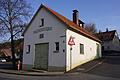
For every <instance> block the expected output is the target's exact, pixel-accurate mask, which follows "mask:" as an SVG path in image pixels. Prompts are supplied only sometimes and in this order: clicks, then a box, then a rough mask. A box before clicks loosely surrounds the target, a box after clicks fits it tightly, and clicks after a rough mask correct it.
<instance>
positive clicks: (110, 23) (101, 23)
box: [27, 0, 120, 35]
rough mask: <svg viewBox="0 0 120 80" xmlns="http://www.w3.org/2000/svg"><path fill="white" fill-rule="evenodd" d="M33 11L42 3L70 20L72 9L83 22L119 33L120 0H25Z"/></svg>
mask: <svg viewBox="0 0 120 80" xmlns="http://www.w3.org/2000/svg"><path fill="white" fill-rule="evenodd" d="M27 1H28V2H29V3H30V4H31V6H32V8H33V9H32V10H33V12H34V13H35V12H36V10H37V9H38V8H39V6H40V4H41V3H42V4H44V5H46V6H48V7H49V8H51V9H53V10H55V11H56V12H58V13H60V14H62V15H63V16H65V17H67V18H69V19H71V20H72V10H73V9H77V10H78V11H79V18H80V19H81V20H82V21H84V22H85V23H95V24H96V27H97V30H101V31H105V30H106V28H108V29H109V30H114V29H116V30H117V32H118V33H119V35H120V0H27Z"/></svg>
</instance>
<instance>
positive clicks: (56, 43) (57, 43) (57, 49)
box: [55, 42, 59, 51]
mask: <svg viewBox="0 0 120 80" xmlns="http://www.w3.org/2000/svg"><path fill="white" fill-rule="evenodd" d="M55 45H56V51H59V42H55Z"/></svg>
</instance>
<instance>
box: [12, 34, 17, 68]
mask: <svg viewBox="0 0 120 80" xmlns="http://www.w3.org/2000/svg"><path fill="white" fill-rule="evenodd" d="M11 52H12V63H13V69H16V60H15V47H14V40H13V33H12V32H11Z"/></svg>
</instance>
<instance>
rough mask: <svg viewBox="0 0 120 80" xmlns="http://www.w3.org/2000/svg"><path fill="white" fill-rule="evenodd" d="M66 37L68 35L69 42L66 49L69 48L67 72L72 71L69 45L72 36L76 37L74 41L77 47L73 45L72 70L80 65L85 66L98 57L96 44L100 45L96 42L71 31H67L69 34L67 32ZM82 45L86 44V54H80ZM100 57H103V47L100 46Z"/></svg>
mask: <svg viewBox="0 0 120 80" xmlns="http://www.w3.org/2000/svg"><path fill="white" fill-rule="evenodd" d="M66 35H67V38H66V40H67V42H66V48H67V54H66V55H67V56H66V59H67V62H66V66H67V69H66V70H67V71H68V70H70V66H71V65H70V46H69V45H68V41H69V38H70V36H73V37H75V39H74V41H75V45H73V47H72V48H73V49H72V54H71V55H72V61H71V63H72V66H71V67H72V68H74V67H77V66H78V65H80V64H83V63H85V62H87V61H90V60H92V59H94V58H95V57H96V55H97V52H96V51H97V50H96V49H97V46H96V43H97V44H99V43H98V42H96V41H94V40H91V39H89V38H87V37H84V36H82V35H80V34H78V33H75V32H73V31H71V30H69V29H67V32H66ZM80 43H82V44H84V54H80V47H79V45H80ZM99 45H100V44H99ZM99 50H100V54H99V55H100V57H101V45H100V48H99Z"/></svg>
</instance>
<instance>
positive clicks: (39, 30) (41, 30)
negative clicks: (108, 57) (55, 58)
mask: <svg viewBox="0 0 120 80" xmlns="http://www.w3.org/2000/svg"><path fill="white" fill-rule="evenodd" d="M51 30H52V27H43V28H40V29H37V30H35V31H33V33H35V34H36V33H39V32H43V31H51Z"/></svg>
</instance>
